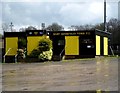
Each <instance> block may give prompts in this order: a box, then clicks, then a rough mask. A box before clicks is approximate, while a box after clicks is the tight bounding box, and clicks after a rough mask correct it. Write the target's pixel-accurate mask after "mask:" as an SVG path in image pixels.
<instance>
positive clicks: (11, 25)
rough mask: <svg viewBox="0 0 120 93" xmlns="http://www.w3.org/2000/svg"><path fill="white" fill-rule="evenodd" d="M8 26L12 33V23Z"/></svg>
mask: <svg viewBox="0 0 120 93" xmlns="http://www.w3.org/2000/svg"><path fill="white" fill-rule="evenodd" d="M9 26H10V29H11V32H13V29H12V27H13V26H14V25H13V23H12V22H11V23H10V25H9Z"/></svg>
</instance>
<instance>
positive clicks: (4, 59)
mask: <svg viewBox="0 0 120 93" xmlns="http://www.w3.org/2000/svg"><path fill="white" fill-rule="evenodd" d="M11 49H12V48H9V49H8V51H7V52H6V53H5V55H4V56H3V58H4V62H5V56H6V55H7V54H8V53H9V51H10V50H11Z"/></svg>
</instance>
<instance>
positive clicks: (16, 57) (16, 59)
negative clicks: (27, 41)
mask: <svg viewBox="0 0 120 93" xmlns="http://www.w3.org/2000/svg"><path fill="white" fill-rule="evenodd" d="M17 56H18V54H16V55H15V63H17Z"/></svg>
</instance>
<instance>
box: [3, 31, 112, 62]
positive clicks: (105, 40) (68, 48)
mask: <svg viewBox="0 0 120 93" xmlns="http://www.w3.org/2000/svg"><path fill="white" fill-rule="evenodd" d="M45 36H47V37H49V38H50V39H51V40H52V42H53V60H61V59H62V57H63V56H65V58H66V59H71V58H89V57H93V58H94V57H95V56H106V55H108V50H109V47H108V45H109V38H110V33H108V32H104V31H100V30H84V31H54V32H53V31H46V35H45ZM45 36H44V31H42V30H31V31H26V32H4V46H5V53H4V61H5V62H11V61H10V59H13V60H12V62H13V61H15V58H16V56H17V49H19V48H21V46H20V42H19V41H20V40H21V39H24V41H25V42H26V44H24V48H26V50H27V53H26V54H27V55H28V56H29V54H30V53H31V51H32V50H33V49H36V48H37V47H38V42H39V41H40V39H42V38H43V37H45Z"/></svg>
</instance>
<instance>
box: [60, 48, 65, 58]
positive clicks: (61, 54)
mask: <svg viewBox="0 0 120 93" xmlns="http://www.w3.org/2000/svg"><path fill="white" fill-rule="evenodd" d="M64 50H65V47H64V48H63V50H62V51H61V53H60V55H59V56H60V60H61V59H62V56H63V52H64Z"/></svg>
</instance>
